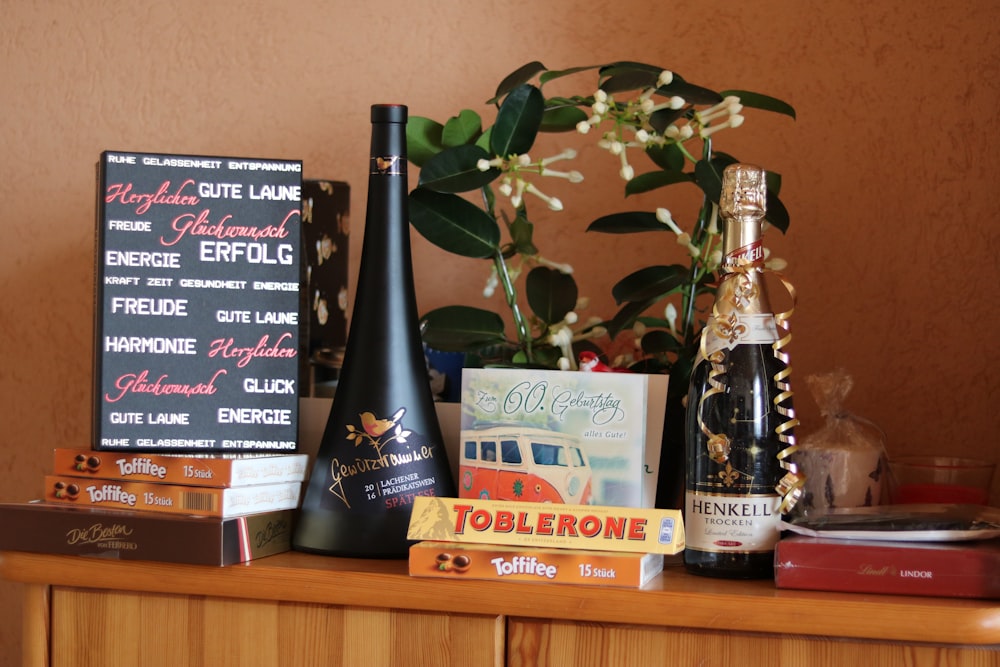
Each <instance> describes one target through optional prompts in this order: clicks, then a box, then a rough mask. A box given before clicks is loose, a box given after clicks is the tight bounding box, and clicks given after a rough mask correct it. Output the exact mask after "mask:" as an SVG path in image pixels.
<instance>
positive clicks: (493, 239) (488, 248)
mask: <svg viewBox="0 0 1000 667" xmlns="http://www.w3.org/2000/svg"><path fill="white" fill-rule="evenodd" d="M410 222H411V223H412V224H413V227H414V228H415V229H416V230H417V231H418V232H420V235H421V236H423V237H424V238H425V239H427V240H428V241H430V242H431V243H433V244H434V245H436V246H437V247H439V248H441V249H443V250H447V251H448V252H450V253H453V254H456V255H461V256H463V257H477V258H488V257H493V255H494V254H496V251H497V248H498V247H499V244H500V226H499V225H498V224H497V221H496V220H494V219H493V218H492V217H491V216H490V215H489V214H488V213H486V211H484V210H482V209H481V208H478V207H477V206H475V205H474V204H471V203H470V202H468V201H466V200H464V199H462V198H461V197H459V196H458V195H454V194H449V193H442V192H434V191H433V190H426V189H424V188H417V189H415V190H414V191H413V192H411V193H410Z"/></svg>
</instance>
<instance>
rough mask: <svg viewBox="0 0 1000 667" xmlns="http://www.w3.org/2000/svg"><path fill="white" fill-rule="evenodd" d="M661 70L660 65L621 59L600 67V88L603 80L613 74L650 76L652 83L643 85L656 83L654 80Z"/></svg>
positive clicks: (602, 85) (613, 75)
mask: <svg viewBox="0 0 1000 667" xmlns="http://www.w3.org/2000/svg"><path fill="white" fill-rule="evenodd" d="M662 71H663V68H662V67H657V66H656V65H647V64H646V63H637V62H633V61H630V60H622V61H619V62H615V63H611V64H610V65H605V66H604V67H602V68H601V69H600V75H599V81H600V82H601V85H600V88H601V89H603V90H607V89H606V88H604V82H605V81H606V80H607V79H609V78H611V77H615V76H637V77H643V76H645V77H647V78H648V77H652V83H650V84H648V85H647V86H645V87H647V88H648V87H649V86H652V85H655V84H656V80H657V79H658V78H659V76H660V72H662Z"/></svg>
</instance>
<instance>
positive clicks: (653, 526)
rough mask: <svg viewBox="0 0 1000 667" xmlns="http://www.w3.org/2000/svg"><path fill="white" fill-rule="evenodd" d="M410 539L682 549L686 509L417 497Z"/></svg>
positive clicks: (646, 550) (664, 551)
mask: <svg viewBox="0 0 1000 667" xmlns="http://www.w3.org/2000/svg"><path fill="white" fill-rule="evenodd" d="M407 539H410V540H439V541H446V542H467V543H473V544H500V545H514V546H533V547H556V548H568V549H592V550H598V551H628V552H639V553H659V554H667V555H671V554H676V553H678V552H680V551H682V550H683V549H684V524H683V520H682V518H681V512H680V510H659V509H640V508H631V507H610V506H601V505H594V506H591V505H559V504H551V503H532V502H503V501H494V500H472V499H464V498H463V499H458V498H429V497H428V498H415V499H414V505H413V514H412V515H411V517H410V528H409V532H408V533H407Z"/></svg>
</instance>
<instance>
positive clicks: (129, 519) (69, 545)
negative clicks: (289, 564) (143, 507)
mask: <svg viewBox="0 0 1000 667" xmlns="http://www.w3.org/2000/svg"><path fill="white" fill-rule="evenodd" d="M292 521H293V512H292V511H291V510H282V511H276V512H264V513H260V514H251V515H247V516H242V517H234V518H230V519H216V518H208V517H193V516H182V515H178V514H162V513H159V512H141V511H132V510H126V509H102V508H93V507H75V506H70V505H57V504H50V503H44V502H31V503H5V504H0V525H2V526H3V527H4V530H2V531H0V550H11V551H28V552H33V553H49V554H60V555H71V556H95V557H99V558H111V559H117V560H151V561H160V562H166V563H188V564H192V565H232V564H234V563H243V562H246V561H248V560H252V559H255V558H263V557H264V556H270V555H273V554H277V553H281V552H283V551H288V550H289V549H290V548H291V534H292Z"/></svg>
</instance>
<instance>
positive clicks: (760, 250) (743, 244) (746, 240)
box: [721, 216, 764, 273]
mask: <svg viewBox="0 0 1000 667" xmlns="http://www.w3.org/2000/svg"><path fill="white" fill-rule="evenodd" d="M761 220H762V219H761V218H760V217H758V216H740V217H733V218H729V219H727V220H726V222H725V229H724V230H723V236H722V253H723V254H722V266H721V270H722V272H723V273H732V272H734V271H739V270H742V269H745V268H748V267H761V266H763V264H764V243H763V240H762V239H761Z"/></svg>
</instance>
